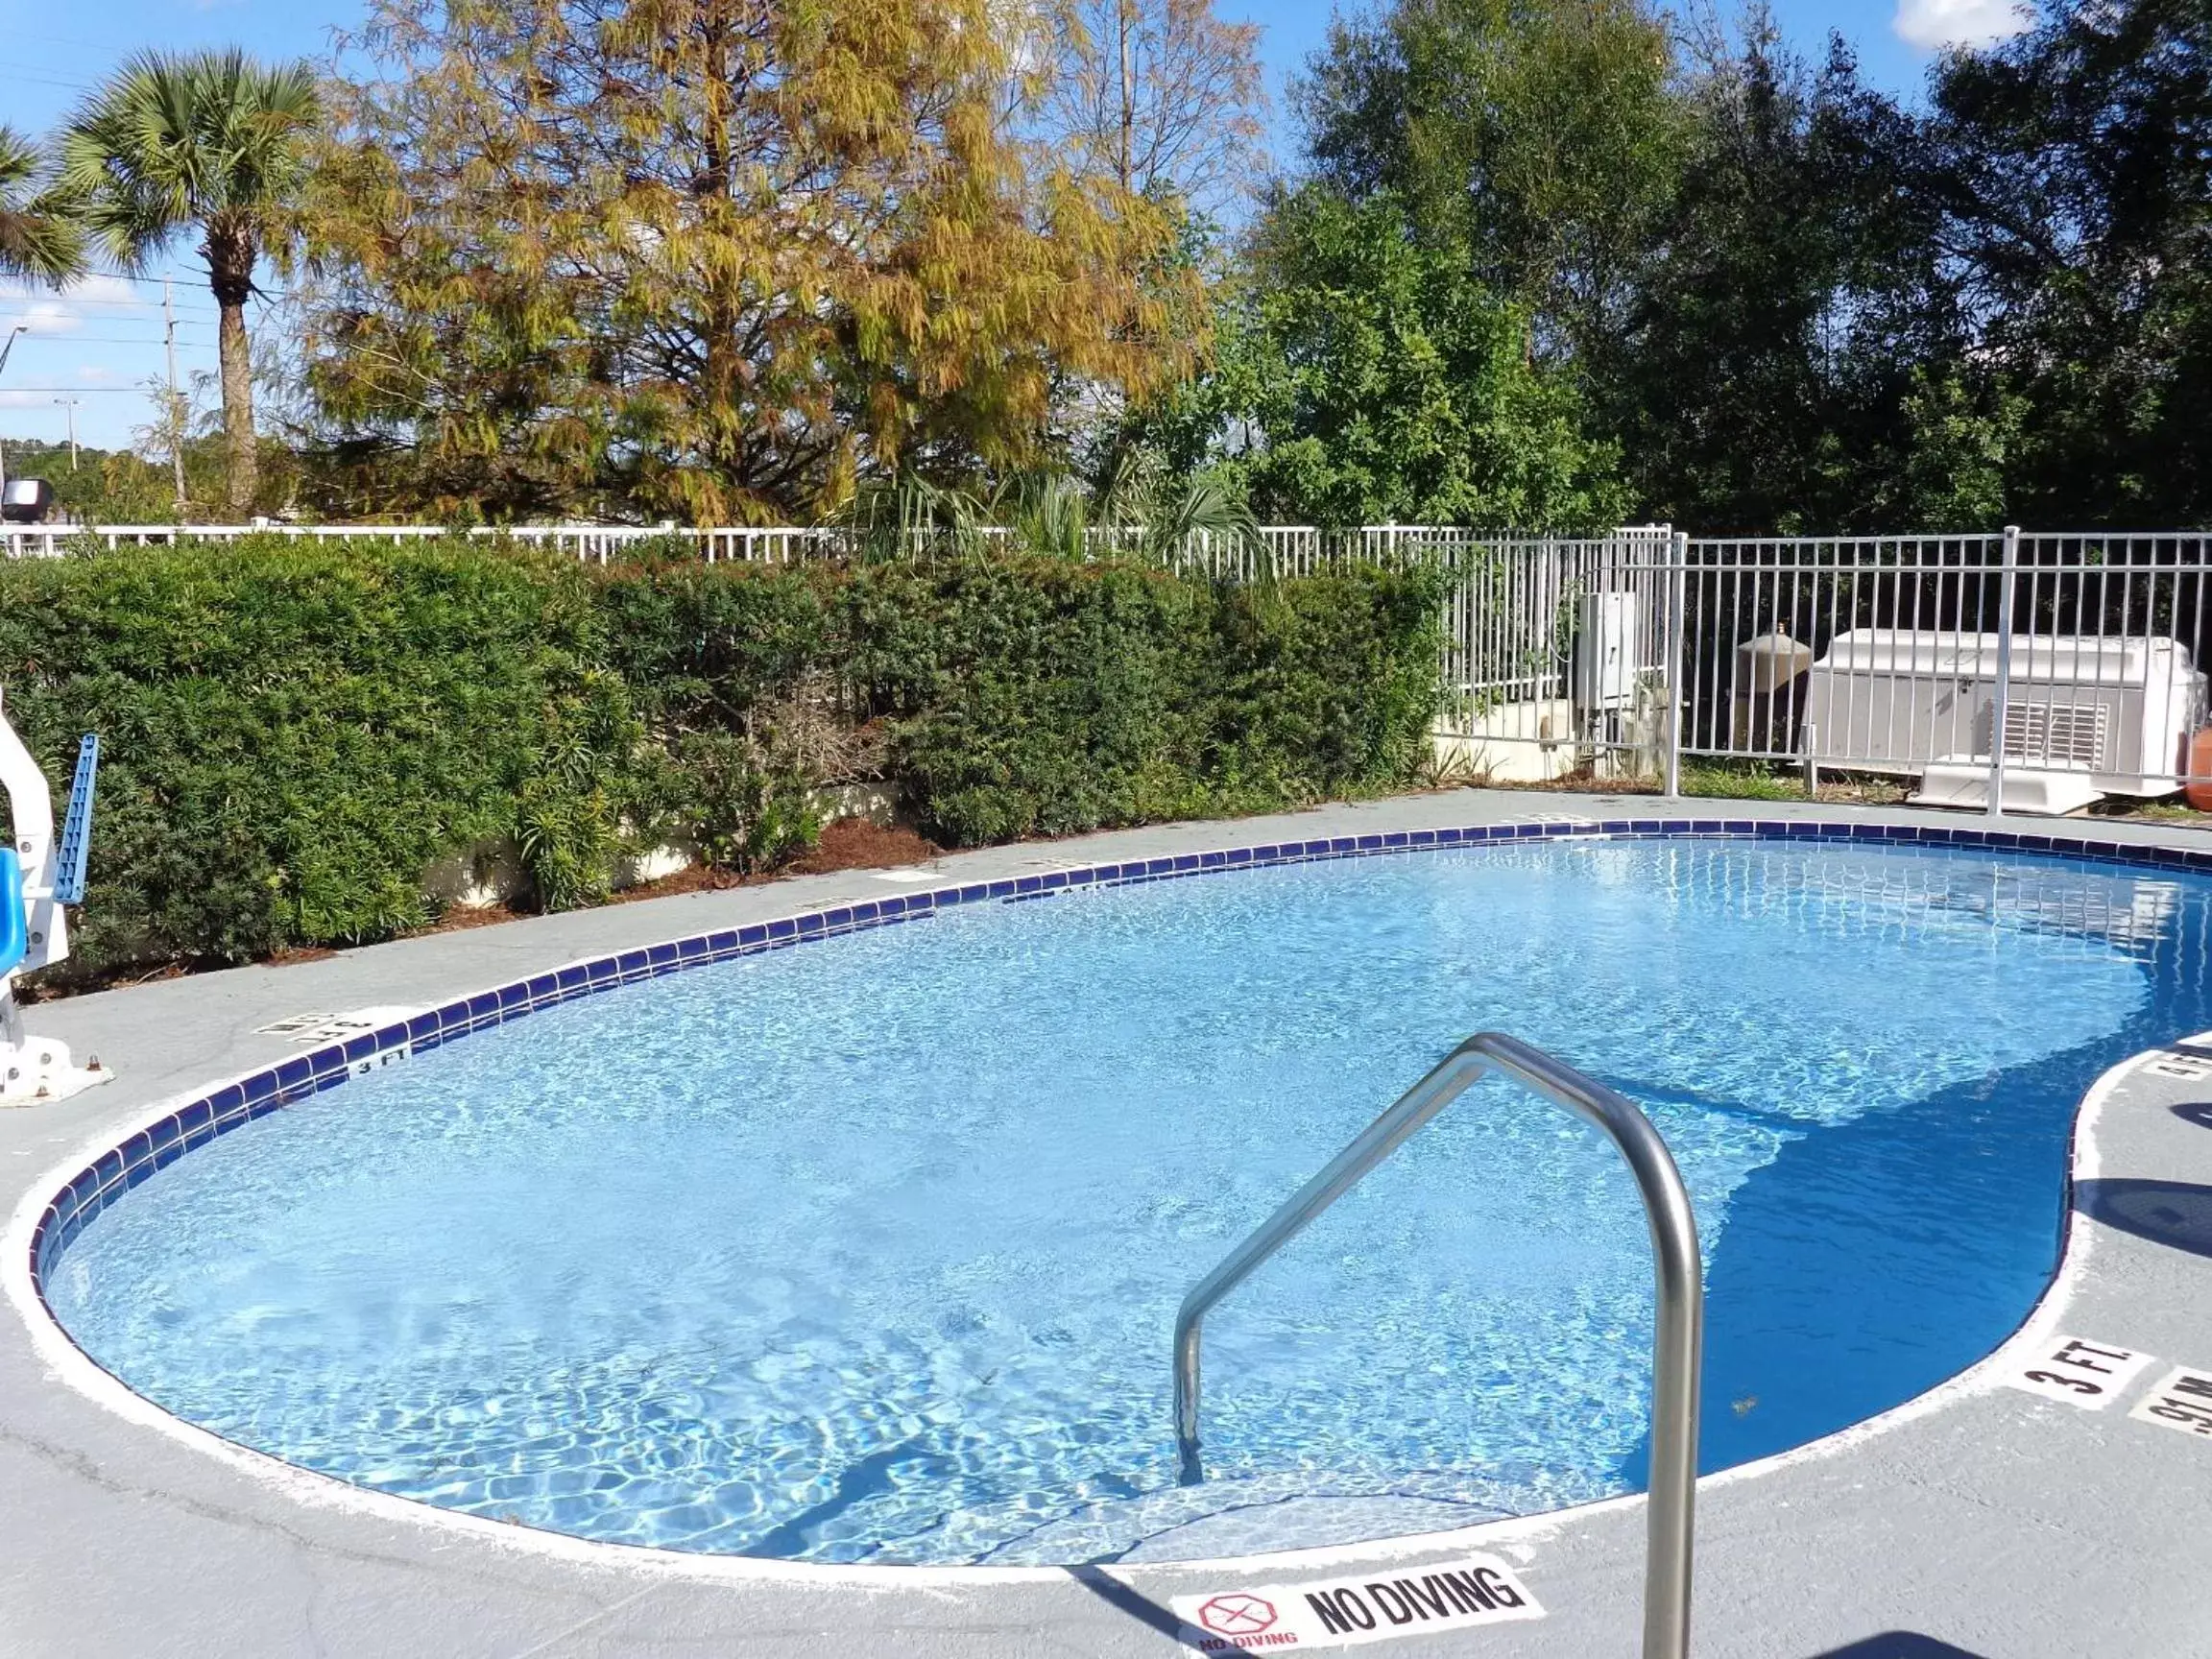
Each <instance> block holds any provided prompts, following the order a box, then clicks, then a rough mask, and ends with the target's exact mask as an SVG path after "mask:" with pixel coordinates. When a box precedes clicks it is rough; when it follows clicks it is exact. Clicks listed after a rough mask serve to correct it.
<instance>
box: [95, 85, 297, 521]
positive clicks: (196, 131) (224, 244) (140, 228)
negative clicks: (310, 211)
mask: <svg viewBox="0 0 2212 1659" xmlns="http://www.w3.org/2000/svg"><path fill="white" fill-rule="evenodd" d="M319 113H320V106H319V99H318V96H317V92H316V86H315V76H314V73H313V71H312V70H310V69H309V68H308V66H307V65H306V64H305V63H286V64H278V65H265V64H262V63H259V62H256V61H255V60H252V59H251V58H249V57H247V56H246V54H245V53H243V52H240V51H237V50H235V49H233V50H231V51H228V52H193V53H165V52H147V53H142V54H140V55H139V56H138V57H136V58H134V59H132V60H131V61H129V62H128V63H126V64H124V65H123V67H122V68H121V69H120V70H118V71H117V72H116V74H115V77H114V79H113V80H111V81H109V82H108V84H107V85H106V86H105V87H103V88H102V89H101V90H100V91H98V92H96V93H94V94H93V95H92V97H91V98H90V100H88V101H87V102H86V103H85V104H84V107H83V108H80V109H79V110H78V111H77V113H76V114H75V115H74V116H73V117H71V119H70V121H69V124H68V126H67V127H65V128H64V129H63V130H62V132H61V142H60V156H61V167H60V192H61V194H62V196H63V198H64V199H65V200H67V201H68V202H69V203H70V204H71V207H72V211H73V212H74V213H75V214H76V215H77V218H78V221H79V223H81V224H82V225H83V226H84V228H85V229H86V230H87V231H89V232H90V233H91V234H92V235H93V236H94V237H95V238H96V239H97V240H98V241H99V243H100V244H101V246H102V247H103V248H104V249H105V251H106V252H107V253H108V256H109V257H110V258H112V259H113V260H114V261H115V262H116V264H117V265H119V266H121V267H122V269H123V270H124V271H126V272H128V273H132V274H135V273H137V272H140V271H143V270H144V269H145V268H146V267H147V266H148V265H149V264H151V263H152V262H153V261H154V260H155V259H156V257H157V256H158V255H159V254H160V253H161V252H162V251H163V250H164V249H166V248H167V247H168V246H169V244H170V243H171V241H172V240H174V239H175V238H176V236H177V235H178V234H179V233H180V232H181V231H183V230H185V229H187V228H193V227H197V228H198V229H199V232H200V237H201V242H200V254H201V256H202V257H203V258H204V259H205V260H206V261H207V286H208V287H209V288H210V289H212V290H213V292H214V295H215V304H216V306H217V308H218V310H219V311H220V313H221V318H222V321H221V323H220V325H218V328H217V332H216V350H217V355H218V357H219V359H220V362H221V367H222V380H223V435H224V438H225V440H226V442H227V444H228V448H229V452H230V507H231V510H232V511H233V512H236V513H243V512H245V511H246V510H247V509H248V508H250V507H251V506H252V501H253V492H254V487H255V485H256V484H257V483H258V482H259V477H258V471H259V469H258V467H257V464H256V462H255V459H254V453H253V373H252V354H251V351H250V349H249V346H248V342H247V339H246V301H247V300H248V298H249V297H251V296H252V293H253V268H254V266H255V265H256V264H257V263H258V262H259V260H260V258H261V255H262V254H263V253H264V252H270V251H272V249H273V248H274V249H276V250H279V251H280V250H281V247H282V245H283V237H284V232H283V223H284V213H285V210H286V208H287V207H288V206H289V205H290V204H291V202H292V199H293V198H294V196H295V195H296V194H297V192H298V190H299V188H300V185H301V180H302V179H303V177H304V175H305V172H306V150H307V144H306V140H307V137H308V134H309V133H310V132H311V131H312V129H313V128H314V125H315V123H316V120H317V118H318V115H319Z"/></svg>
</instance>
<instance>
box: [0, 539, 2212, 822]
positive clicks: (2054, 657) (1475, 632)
mask: <svg viewBox="0 0 2212 1659" xmlns="http://www.w3.org/2000/svg"><path fill="white" fill-rule="evenodd" d="M270 531H274V532H276V533H277V534H282V535H288V536H303V537H316V538H335V537H360V538H380V539H388V540H392V541H404V540H415V539H421V538H426V537H437V536H442V535H445V534H447V532H446V531H445V530H443V529H441V528H439V527H436V526H424V525H399V526H387V525H316V526H292V525H221V526H201V525H195V526H188V527H184V528H179V527H176V526H170V525H101V526H96V527H92V528H90V529H82V528H78V529H72V528H65V527H57V528H54V529H45V528H36V529H24V528H12V529H7V530H5V531H0V551H4V552H7V553H10V554H14V555H18V556H24V555H37V554H53V553H60V552H61V551H63V550H64V549H65V548H66V547H67V545H68V544H69V542H70V541H71V539H72V538H76V537H83V536H89V537H92V538H94V539H95V540H97V541H100V542H102V543H104V544H105V545H107V546H109V547H120V546H126V545H131V544H154V543H159V542H166V541H175V540H178V539H180V538H213V539H230V538H236V537H241V536H247V535H252V534H256V533H266V532H270ZM470 534H472V535H477V536H485V537H493V536H496V537H506V538H510V539H512V540H515V541H525V542H532V543H536V544H539V545H542V546H546V547H550V548H553V549H555V550H557V551H560V552H563V553H566V554H569V555H571V556H573V557H575V558H577V559H580V560H585V561H589V562H598V563H604V562H605V561H607V560H609V559H610V558H613V557H614V556H616V555H618V554H619V553H620V552H621V551H622V550H623V549H624V548H626V547H629V546H632V545H634V544H636V543H638V542H641V541H658V540H664V539H669V538H675V539H678V540H680V541H683V542H684V543H685V544H686V545H687V546H689V547H690V548H691V549H692V550H693V551H694V552H695V553H696V554H697V555H698V556H700V557H702V558H704V559H706V560H708V561H710V562H722V561H732V562H746V563H757V564H788V563H795V562H803V561H809V560H816V559H827V558H837V557H844V556H850V555H852V554H854V553H855V552H856V551H858V550H859V542H858V541H857V538H856V535H855V533H854V532H852V531H848V530H844V529H837V528H827V529H802V528H789V527H782V528H774V527H772V528H751V527H734V526H733V527H716V528H708V529H678V528H677V527H676V526H674V525H672V524H662V525H658V526H603V525H573V524H563V525H540V526H520V527H516V528H512V529H500V530H480V531H472V532H470ZM969 534H973V535H977V536H981V537H985V538H990V537H997V536H1002V535H1004V534H1005V532H1003V531H991V530H986V531H978V532H972V533H969ZM945 540H946V539H945V537H944V536H942V535H925V536H924V537H923V538H921V539H920V541H917V542H916V544H915V550H920V547H921V545H922V544H923V543H924V542H926V543H929V544H932V545H938V546H942V544H943V542H944V541H945ZM1091 545H1092V546H1093V548H1094V550H1096V551H1098V552H1107V551H1113V550H1118V551H1123V552H1139V551H1150V552H1151V553H1153V554H1154V555H1155V556H1160V557H1163V558H1165V559H1166V561H1167V562H1169V563H1171V564H1173V565H1177V566H1179V567H1183V568H1188V569H1192V570H1196V571H1202V572H1204V573H1207V574H1210V575H1214V576H1217V577H1222V578H1228V579H1232V580H1237V579H1241V580H1252V579H1258V578H1262V577H1263V576H1267V575H1276V576H1299V575H1306V574H1310V573H1312V572H1314V571H1316V570H1319V569H1322V568H1325V567H1327V566H1329V565H1333V564H1337V563H1341V562H1345V561H1351V560H1368V561H1376V562H1381V563H1386V564H1395V563H1403V562H1408V561H1414V560H1420V561H1429V562H1434V563H1436V564H1438V565H1441V566H1442V567H1443V568H1444V569H1445V570H1446V571H1447V572H1448V573H1449V576H1450V578H1451V580H1450V581H1449V584H1448V587H1447V597H1446V601H1445V614H1444V617H1443V623H1444V629H1443V633H1444V640H1443V659H1442V663H1441V672H1442V680H1443V688H1444V694H1445V695H1444V708H1443V712H1442V715H1441V717H1440V719H1439V722H1438V727H1437V740H1438V745H1439V750H1440V753H1441V754H1442V755H1443V757H1445V758H1446V759H1447V760H1448V761H1450V762H1451V763H1453V764H1454V765H1455V767H1456V768H1457V769H1458V770H1460V771H1461V772H1462V774H1463V775H1466V776H1469V777H1476V778H1485V777H1486V778H1489V779H1491V780H1494V781H1548V780H1554V779H1560V778H1568V777H1584V776H1587V777H1593V778H1595V779H1599V780H1605V779H1616V778H1622V777H1625V776H1628V775H1641V776H1663V777H1664V778H1665V779H1666V781H1667V783H1668V786H1669V787H1670V788H1672V787H1674V786H1675V784H1676V781H1677V778H1678V773H1679V768H1680V765H1681V761H1682V758H1683V757H1685V756H1687V757H1702V758H1707V759H1712V760H1723V761H1737V762H1747V763H1765V764H1767V765H1768V766H1771V767H1787V768H1789V769H1791V771H1793V772H1794V771H1799V770H1801V771H1802V772H1803V773H1804V774H1805V775H1806V776H1807V777H1808V779H1814V780H1816V779H1817V778H1818V776H1819V775H1820V774H1821V773H1822V772H1823V771H1826V772H1847V773H1875V774H1885V775H1888V776H1892V777H1898V778H1903V779H1907V780H1910V781H1912V782H1913V784H1914V786H1915V788H1916V789H1917V791H1918V792H1919V794H1920V796H1921V797H1922V798H1924V799H1930V800H1936V801H1947V802H1950V803H1952V804H1955V805H1984V806H1988V807H1990V809H1995V806H1996V805H1997V804H1999V803H2003V804H2006V805H2018V806H2024V807H2028V808H2031V809H2042V810H2066V809H2070V808H2071V807H2072V806H2075V805H2082V804H2084V803H2086V802H2087V801H2088V800H2091V799H2093V798H2095V797H2096V796H2097V795H2099V794H2122V795H2130V794H2131V795H2145V796H2149V795H2158V794H2166V793H2171V792H2173V791H2174V790H2176V789H2177V788H2181V787H2183V786H2184V785H2185V784H2193V783H2201V784H2203V785H2205V786H2206V787H2207V788H2212V733H2208V732H2207V730H2206V683H2205V676H2204V674H2203V673H2202V671H2201V670H2200V667H2199V664H2200V662H2201V661H2202V660H2203V656H2204V652H2205V651H2206V650H2207V649H2208V648H2212V535H2206V534H2202V533H2197V532H2163V533H2147V534H2136V535H2119V534H2105V533H2095V534H2054V533H2045V532H2024V531H2020V530H2016V529H2006V530H2002V531H1991V532H1988V533H1983V534H1968V535H1941V536H1889V537H1790V538H1782V537H1743V538H1692V537H1688V536H1684V535H1681V534H1678V533H1674V532H1672V531H1671V530H1670V529H1669V528H1668V527H1667V526H1665V525H1642V526H1635V527H1629V528H1623V529H1620V530H1616V531H1613V532H1611V533H1609V534H1607V535H1602V536H1595V537H1585V538H1567V537H1530V536H1498V535H1490V534H1485V533H1483V532H1479V531H1474V530H1467V529H1461V528H1455V527H1448V526H1435V525H1369V526H1363V527H1361V528H1358V529H1354V530H1345V531H1323V530H1320V529H1316V528H1314V527H1311V526H1308V525H1270V526H1267V527H1265V528H1263V529H1262V530H1261V531H1260V532H1259V533H1258V534H1257V535H1254V536H1243V537H1234V538H1225V537H1216V536H1209V535H1207V534H1205V533H1202V532H1200V533H1194V534H1192V535H1190V536H1189V537H1186V538H1183V539H1182V540H1181V541H1179V542H1177V543H1176V544H1175V546H1174V547H1172V548H1171V549H1168V550H1166V551H1165V552H1163V551H1162V550H1161V549H1160V548H1159V547H1158V545H1157V542H1156V539H1153V538H1149V537H1147V535H1146V533H1145V532H1144V531H1143V530H1142V529H1141V528H1138V527H1129V526H1122V527H1102V528H1096V529H1094V530H1093V531H1092V533H1091ZM2200 733H2206V734H2205V736H2204V739H2203V740H2202V741H2201V742H2200Z"/></svg>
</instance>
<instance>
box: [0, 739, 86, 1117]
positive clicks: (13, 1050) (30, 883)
mask: <svg viewBox="0 0 2212 1659" xmlns="http://www.w3.org/2000/svg"><path fill="white" fill-rule="evenodd" d="M89 742H90V740H89V739H87V744H88V746H89ZM82 786H83V787H84V789H85V790H86V791H87V794H86V800H85V810H86V812H87V814H88V812H89V807H90V797H89V789H90V780H89V779H88V778H86V779H85V780H84V783H83V785H82ZM0 788H4V789H6V790H7V792H8V809H9V815H10V817H11V819H12V822H13V828H14V831H15V839H14V842H13V852H14V854H15V857H16V859H17V860H18V861H19V863H20V866H21V880H22V889H21V895H20V900H21V903H22V906H23V955H22V957H21V959H20V960H18V961H16V962H15V963H13V964H12V966H10V967H9V968H8V970H7V971H6V973H5V974H0V1106H25V1105H31V1104H33V1103H43V1102H46V1101H51V1100H60V1099H63V1098H65V1097H66V1096H68V1095H71V1094H77V1093H78V1092H79V1091H80V1090H84V1089H89V1088H91V1087H92V1086H93V1085H94V1084H96V1083H105V1082H107V1081H108V1077H109V1075H110V1073H109V1072H108V1071H107V1070H103V1069H102V1068H101V1066H100V1063H99V1062H98V1061H97V1060H94V1061H91V1062H90V1063H88V1064H86V1065H84V1066H79V1065H77V1064H76V1063H75V1062H74V1060H73V1059H72V1057H71V1055H70V1052H69V1046H68V1045H67V1044H66V1043H60V1042H57V1041H55V1040H54V1039H52V1038H50V1037H27V1036H25V1035H24V1032H23V1016H22V1011H21V1010H20V1009H19V1008H17V1006H16V1004H15V978H16V975H17V974H28V973H30V972H31V971H32V970H34V969H37V968H44V967H47V966H49V965H51V964H53V963H56V962H59V961H60V960H61V959H62V958H63V957H64V956H67V955H68V954H69V919H68V914H67V911H66V910H65V909H64V907H63V906H64V900H63V897H62V895H61V893H60V891H59V889H58V886H57V878H58V877H59V876H60V869H61V850H60V848H58V847H57V846H56V845H55V838H54V794H53V791H52V789H50V788H49V787H48V785H47V782H46V774H45V773H44V772H43V771H42V770H40V769H39V765H38V762H37V760H36V758H35V757H33V756H32V754H31V752H30V751H29V750H28V749H26V748H24V747H23V739H22V738H20V737H18V736H17V735H16V734H15V728H14V727H13V726H12V725H10V724H9V723H8V720H7V717H6V715H5V713H4V712H0ZM16 900H17V896H16V895H14V894H5V893H0V903H9V904H13V903H14V902H16Z"/></svg>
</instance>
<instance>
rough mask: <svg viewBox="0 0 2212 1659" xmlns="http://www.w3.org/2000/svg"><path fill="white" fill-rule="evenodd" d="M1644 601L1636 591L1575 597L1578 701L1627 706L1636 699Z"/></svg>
mask: <svg viewBox="0 0 2212 1659" xmlns="http://www.w3.org/2000/svg"><path fill="white" fill-rule="evenodd" d="M1643 619H1644V606H1643V601H1642V600H1641V599H1640V598H1639V597H1638V595H1636V594H1634V593H1585V594H1583V595H1581V596H1580V597H1579V598H1578V599H1576V600H1575V676H1574V692H1575V703H1576V704H1577V705H1578V706H1579V707H1580V708H1582V709H1625V708H1627V707H1628V706H1629V705H1630V704H1631V703H1633V702H1634V701H1635V700H1636V677H1637V674H1638V672H1639V671H1640V670H1641V668H1642V667H1643V661H1642V658H1643V653H1642V652H1641V651H1640V650H1638V648H1637V647H1638V643H1639V636H1640V633H1641V629H1642V624H1643Z"/></svg>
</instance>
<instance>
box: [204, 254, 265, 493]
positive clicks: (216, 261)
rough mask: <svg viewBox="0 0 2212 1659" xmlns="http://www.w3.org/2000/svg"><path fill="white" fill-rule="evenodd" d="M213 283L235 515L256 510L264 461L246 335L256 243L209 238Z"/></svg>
mask: <svg viewBox="0 0 2212 1659" xmlns="http://www.w3.org/2000/svg"><path fill="white" fill-rule="evenodd" d="M207 273H208V286H209V287H211V288H212V289H214V291H215V304H216V307H217V310H218V312H219V313H220V320H219V321H218V322H217V324H216V325H215V355H216V360H217V362H218V364H219V365H220V367H221V370H222V376H223V443H224V447H225V448H226V449H227V450H228V452H229V456H228V458H229V474H230V488H229V492H228V505H229V508H230V513H231V516H232V517H233V518H244V517H247V516H248V515H249V514H251V513H252V510H253V496H254V493H255V492H256V491H257V490H258V489H259V488H260V483H261V462H260V457H259V456H258V455H257V454H256V453H255V452H254V443H253V353H252V349H251V347H250V346H249V344H248V342H247V339H246V300H247V297H248V296H249V295H250V294H252V291H253V245H252V243H251V242H250V241H247V240H246V239H245V238H243V237H240V236H236V235H210V236H209V237H208V238H207Z"/></svg>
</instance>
